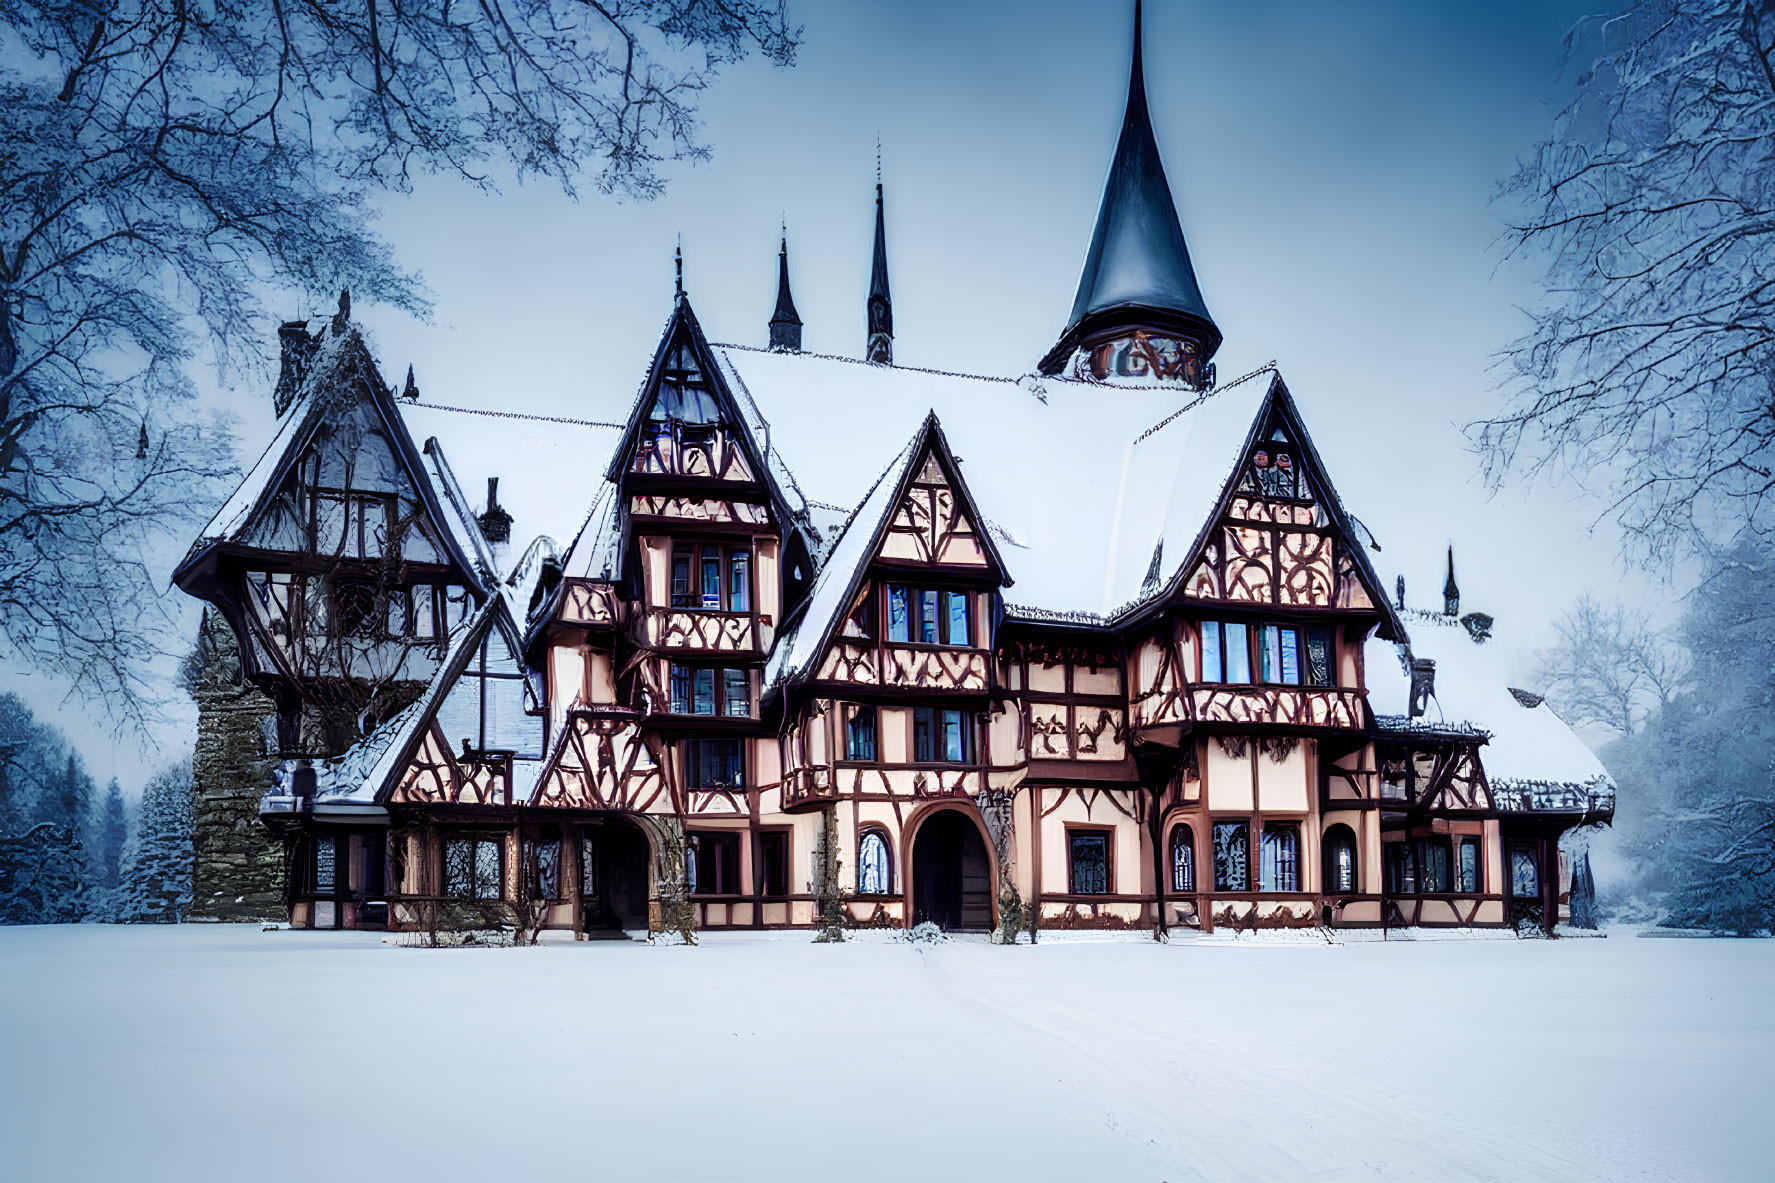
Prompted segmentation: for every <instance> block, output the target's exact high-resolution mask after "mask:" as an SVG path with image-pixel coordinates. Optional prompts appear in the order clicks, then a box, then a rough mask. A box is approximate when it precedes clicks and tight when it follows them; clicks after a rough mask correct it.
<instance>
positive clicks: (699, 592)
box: [666, 539, 757, 616]
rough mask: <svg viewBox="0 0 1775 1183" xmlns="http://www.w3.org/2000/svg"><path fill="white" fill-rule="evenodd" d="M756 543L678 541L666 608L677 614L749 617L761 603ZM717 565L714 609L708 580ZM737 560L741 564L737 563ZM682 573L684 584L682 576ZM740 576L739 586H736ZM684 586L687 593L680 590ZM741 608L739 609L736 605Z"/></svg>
mask: <svg viewBox="0 0 1775 1183" xmlns="http://www.w3.org/2000/svg"><path fill="white" fill-rule="evenodd" d="M752 550H753V548H752V543H751V541H750V540H747V541H746V542H744V543H739V542H716V541H703V540H698V539H674V540H673V542H672V556H671V562H670V564H669V565H668V567H667V576H666V607H667V608H668V609H670V610H672V611H674V612H721V613H726V614H731V615H734V616H749V615H751V613H752V604H753V602H754V601H755V600H756V599H757V596H756V594H755V592H756V589H755V588H754V587H753V586H752V580H753V569H754V566H755V564H754V563H753V562H752ZM711 560H713V561H714V567H713V570H714V573H715V588H716V591H715V597H714V598H715V600H716V603H715V605H714V606H713V607H711V606H710V605H709V603H708V599H709V593H708V591H707V590H706V588H707V586H708V585H707V582H706V580H707V576H708V573H709V571H710V570H711V568H710V561H711ZM736 560H737V563H736ZM681 572H682V581H681V580H680V573H681ZM736 576H737V577H738V579H739V586H738V587H736V586H735V582H734V581H735V578H736ZM681 582H682V585H683V588H684V590H683V591H680V590H679V587H680V583H681ZM736 604H737V605H738V606H737V607H736V606H735V605H736Z"/></svg>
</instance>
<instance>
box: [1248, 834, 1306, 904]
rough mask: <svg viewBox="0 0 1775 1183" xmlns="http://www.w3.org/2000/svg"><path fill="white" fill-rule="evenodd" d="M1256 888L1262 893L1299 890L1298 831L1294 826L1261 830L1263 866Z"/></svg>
mask: <svg viewBox="0 0 1775 1183" xmlns="http://www.w3.org/2000/svg"><path fill="white" fill-rule="evenodd" d="M1259 870H1260V879H1259V883H1258V887H1259V889H1260V890H1263V891H1299V890H1300V830H1299V829H1298V828H1296V827H1294V826H1265V827H1264V828H1263V865H1262V867H1261V868H1260V869H1259Z"/></svg>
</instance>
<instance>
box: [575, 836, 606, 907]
mask: <svg viewBox="0 0 1775 1183" xmlns="http://www.w3.org/2000/svg"><path fill="white" fill-rule="evenodd" d="M601 838H602V835H601V834H600V832H599V831H598V830H595V829H593V828H591V827H589V826H588V827H586V828H585V829H583V830H581V831H580V832H579V894H580V895H582V896H585V897H586V898H587V899H592V898H596V896H597V894H598V843H599V842H600V841H601Z"/></svg>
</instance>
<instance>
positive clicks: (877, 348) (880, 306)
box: [863, 159, 894, 366]
mask: <svg viewBox="0 0 1775 1183" xmlns="http://www.w3.org/2000/svg"><path fill="white" fill-rule="evenodd" d="M875 167H876V170H877V176H876V180H875V265H874V268H873V269H872V270H871V271H870V274H869V348H868V349H867V350H866V351H865V352H864V355H863V356H864V358H865V359H866V360H868V361H872V362H874V363H875V364H877V365H882V366H891V365H893V364H894V302H893V300H892V299H891V298H889V296H888V268H887V225H886V223H885V222H884V221H883V219H882V210H881V177H880V175H879V174H880V169H881V162H880V160H879V159H878V160H877V161H876V164H875Z"/></svg>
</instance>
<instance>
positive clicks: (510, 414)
mask: <svg viewBox="0 0 1775 1183" xmlns="http://www.w3.org/2000/svg"><path fill="white" fill-rule="evenodd" d="M399 405H400V406H404V407H424V408H425V409H426V410H428V411H455V412H456V413H457V414H459V415H484V416H486V417H488V418H490V419H525V420H529V421H530V422H533V423H566V424H570V425H572V426H574V427H614V428H617V429H618V430H620V429H621V428H622V427H624V426H625V425H624V424H621V423H607V422H605V421H604V420H602V419H570V418H567V417H566V416H563V415H530V414H526V413H525V412H523V411H493V410H488V409H486V408H484V407H453V406H450V405H449V404H448V403H428V402H421V401H419V400H417V399H405V400H402V401H400V403H399Z"/></svg>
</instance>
